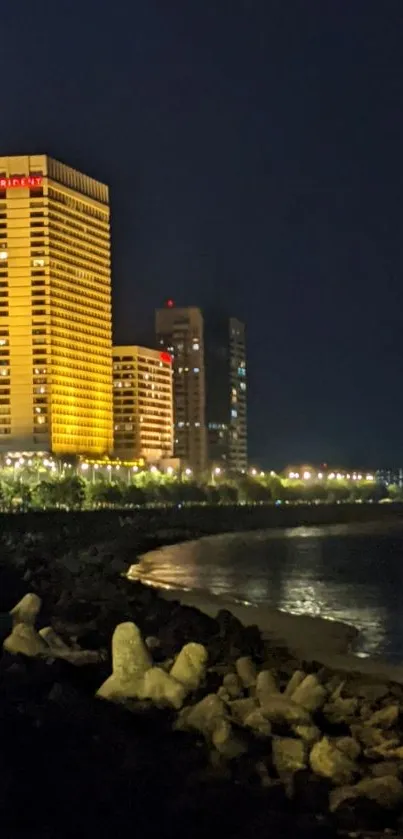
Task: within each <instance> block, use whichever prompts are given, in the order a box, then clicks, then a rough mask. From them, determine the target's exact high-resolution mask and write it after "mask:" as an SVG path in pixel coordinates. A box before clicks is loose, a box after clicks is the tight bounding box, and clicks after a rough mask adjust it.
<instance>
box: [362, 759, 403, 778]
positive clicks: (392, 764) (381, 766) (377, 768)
mask: <svg viewBox="0 0 403 839" xmlns="http://www.w3.org/2000/svg"><path fill="white" fill-rule="evenodd" d="M369 771H370V772H371V775H373V776H374V778H383V777H384V776H385V775H394V776H395V778H398V777H399V776H400V775H402V774H403V764H402V763H400V762H399V761H398V760H381V761H380V762H379V763H371V764H370V765H369Z"/></svg>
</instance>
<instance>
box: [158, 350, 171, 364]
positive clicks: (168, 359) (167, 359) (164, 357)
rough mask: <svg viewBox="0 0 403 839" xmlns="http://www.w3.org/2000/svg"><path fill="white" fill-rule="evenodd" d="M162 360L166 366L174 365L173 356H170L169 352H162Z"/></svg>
mask: <svg viewBox="0 0 403 839" xmlns="http://www.w3.org/2000/svg"><path fill="white" fill-rule="evenodd" d="M160 359H161V361H164V362H165V364H172V356H170V355H169V352H160Z"/></svg>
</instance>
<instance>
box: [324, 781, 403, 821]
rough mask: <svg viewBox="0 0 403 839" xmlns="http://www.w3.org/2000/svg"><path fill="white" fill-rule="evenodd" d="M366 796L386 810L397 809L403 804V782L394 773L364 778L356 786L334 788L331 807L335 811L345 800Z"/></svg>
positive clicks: (330, 800)
mask: <svg viewBox="0 0 403 839" xmlns="http://www.w3.org/2000/svg"><path fill="white" fill-rule="evenodd" d="M358 798H366V799H369V800H370V801H373V802H375V803H376V804H378V805H379V806H380V807H382V808H383V809H385V810H397V809H398V808H400V807H401V805H402V804H403V784H402V783H401V781H399V779H398V778H396V777H395V776H394V775H385V776H382V777H381V778H364V779H363V780H362V781H359V783H358V784H355V785H354V786H347V787H341V788H340V789H337V790H332V792H331V793H330V797H329V809H330V812H332V813H334V812H335V811H336V810H337V809H338V808H339V807H340V806H341V805H342V804H343V803H344V802H345V801H348V800H351V799H358Z"/></svg>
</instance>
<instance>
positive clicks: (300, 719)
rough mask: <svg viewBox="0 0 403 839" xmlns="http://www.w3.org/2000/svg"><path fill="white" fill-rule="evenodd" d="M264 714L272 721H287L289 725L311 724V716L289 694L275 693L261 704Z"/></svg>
mask: <svg viewBox="0 0 403 839" xmlns="http://www.w3.org/2000/svg"><path fill="white" fill-rule="evenodd" d="M261 711H262V714H263V716H264V717H265V718H266V719H268V720H270V722H279V723H282V722H287V723H289V725H309V724H310V723H311V718H310V715H309V713H308V711H306V709H305V708H303V707H302V706H301V705H297V704H296V703H295V702H293V701H292V699H289V698H288V696H282V694H280V693H279V694H273V695H272V696H269V697H268V698H267V699H266V701H265V702H264V704H263V705H262V706H261Z"/></svg>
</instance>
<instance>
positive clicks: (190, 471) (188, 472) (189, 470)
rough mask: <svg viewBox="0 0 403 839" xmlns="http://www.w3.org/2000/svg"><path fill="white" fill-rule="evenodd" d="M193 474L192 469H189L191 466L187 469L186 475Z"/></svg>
mask: <svg viewBox="0 0 403 839" xmlns="http://www.w3.org/2000/svg"><path fill="white" fill-rule="evenodd" d="M191 474H192V470H191V469H189V467H188V468H187V469H185V475H191Z"/></svg>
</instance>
